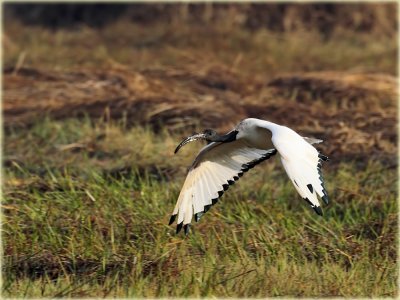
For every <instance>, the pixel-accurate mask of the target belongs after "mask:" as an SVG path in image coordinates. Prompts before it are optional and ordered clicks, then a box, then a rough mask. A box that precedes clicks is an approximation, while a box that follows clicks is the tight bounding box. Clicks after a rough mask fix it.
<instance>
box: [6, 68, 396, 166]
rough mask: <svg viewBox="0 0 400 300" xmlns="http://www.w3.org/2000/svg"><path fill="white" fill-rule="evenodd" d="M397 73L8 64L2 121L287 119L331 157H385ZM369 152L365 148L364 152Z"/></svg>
mask: <svg viewBox="0 0 400 300" xmlns="http://www.w3.org/2000/svg"><path fill="white" fill-rule="evenodd" d="M396 99H397V80H396V79H395V78H394V77H392V76H389V75H383V74H363V73H343V72H312V73H299V74H293V75H284V76H280V77H277V78H275V79H272V80H271V81H269V82H262V81H260V80H259V79H257V78H251V79H250V78H248V77H241V76H240V74H237V73H235V72H234V71H232V70H229V69H224V68H223V67H218V68H216V67H214V68H213V67H211V68H209V69H197V70H196V69H195V68H188V69H187V70H182V69H173V68H168V69H152V70H143V71H140V72H139V71H133V70H129V69H126V68H121V67H115V68H113V69H108V70H98V71H93V70H85V71H80V72H54V71H53V72H49V71H45V70H37V69H29V68H21V69H19V70H17V71H16V70H15V69H9V70H6V72H5V81H4V103H3V107H4V120H5V126H6V127H15V126H17V125H19V126H20V125H30V124H32V123H33V122H35V120H37V119H38V118H41V117H44V116H46V115H50V116H51V117H53V118H55V119H64V118H69V117H73V116H78V117H79V116H80V117H82V116H89V117H90V118H106V119H107V118H112V119H121V118H125V119H126V120H127V122H128V123H129V124H131V125H151V126H152V127H153V128H154V129H155V130H158V129H159V128H160V126H167V127H168V128H169V129H170V130H180V131H185V133H188V131H190V130H194V129H196V128H198V127H212V128H217V129H219V130H228V129H229V127H231V126H232V125H234V124H235V123H236V122H237V121H238V120H240V119H242V118H245V117H249V116H252V117H258V118H265V119H269V120H272V121H275V122H278V123H282V124H286V125H288V126H293V127H295V128H296V129H297V130H299V131H300V132H302V133H303V134H304V135H310V136H317V137H320V138H323V139H325V140H326V141H327V143H326V144H323V145H322V148H323V150H324V151H325V152H326V153H327V154H329V155H334V156H336V155H337V156H339V155H340V156H341V157H347V158H351V159H356V158H357V157H359V156H360V155H361V156H364V157H370V156H371V155H372V156H376V157H380V158H382V159H387V158H389V157H392V160H393V159H394V154H395V153H396V142H397V139H396V130H395V126H396ZM367 153H368V156H366V154H367Z"/></svg>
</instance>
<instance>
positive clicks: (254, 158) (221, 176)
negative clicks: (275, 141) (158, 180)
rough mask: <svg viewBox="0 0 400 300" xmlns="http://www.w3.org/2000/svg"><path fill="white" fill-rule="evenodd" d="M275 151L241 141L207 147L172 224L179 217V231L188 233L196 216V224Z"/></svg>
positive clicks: (186, 184)
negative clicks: (245, 174)
mask: <svg viewBox="0 0 400 300" xmlns="http://www.w3.org/2000/svg"><path fill="white" fill-rule="evenodd" d="M276 152H277V151H276V149H269V150H262V149H257V148H253V147H250V146H248V145H247V144H246V143H245V142H244V141H242V140H236V141H234V142H230V143H210V144H209V145H207V146H205V147H204V148H203V149H202V150H201V151H200V153H199V154H198V155H197V157H196V159H195V160H194V162H193V165H192V166H191V167H190V169H189V172H188V174H187V177H186V180H185V182H184V184H183V187H182V190H181V192H180V194H179V197H178V201H177V203H176V206H175V209H174V211H173V213H172V216H171V219H170V222H169V224H172V223H173V222H174V221H175V219H176V218H177V224H178V225H177V230H176V232H177V233H178V232H179V231H180V230H181V229H182V227H184V228H185V233H186V234H187V233H188V232H189V224H190V222H191V220H192V217H193V215H194V217H195V220H196V222H197V221H198V220H199V219H200V217H201V216H202V214H203V213H205V212H207V211H208V210H209V209H210V207H211V206H212V205H214V204H215V203H217V202H218V198H219V197H221V196H222V194H223V193H224V192H225V191H226V190H227V189H228V188H229V186H230V185H232V184H234V183H235V181H237V180H239V178H240V177H241V176H242V175H243V174H244V173H245V172H247V171H248V170H249V169H251V168H253V167H254V166H255V165H257V164H259V163H260V162H262V161H264V160H266V159H268V158H270V157H271V156H272V155H274V154H276Z"/></svg>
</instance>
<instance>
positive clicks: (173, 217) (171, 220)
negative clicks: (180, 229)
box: [168, 215, 176, 225]
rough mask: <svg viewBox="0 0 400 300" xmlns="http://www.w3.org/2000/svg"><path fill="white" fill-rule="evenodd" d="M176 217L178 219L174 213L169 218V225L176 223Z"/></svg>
mask: <svg viewBox="0 0 400 300" xmlns="http://www.w3.org/2000/svg"><path fill="white" fill-rule="evenodd" d="M175 219H176V215H172V216H171V218H170V219H169V223H168V225H171V224H172V223H174V221H175Z"/></svg>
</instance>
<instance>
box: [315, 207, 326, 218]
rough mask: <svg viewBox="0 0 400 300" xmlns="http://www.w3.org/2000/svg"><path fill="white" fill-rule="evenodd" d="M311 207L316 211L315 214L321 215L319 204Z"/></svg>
mask: <svg viewBox="0 0 400 300" xmlns="http://www.w3.org/2000/svg"><path fill="white" fill-rule="evenodd" d="M313 208H314V210H315V212H316V213H317V214H319V215H320V216H323V215H324V214H323V213H322V209H321V206H314V207H313Z"/></svg>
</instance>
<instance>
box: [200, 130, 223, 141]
mask: <svg viewBox="0 0 400 300" xmlns="http://www.w3.org/2000/svg"><path fill="white" fill-rule="evenodd" d="M203 135H204V139H205V140H206V141H207V142H214V141H215V140H216V139H218V138H219V137H220V136H219V134H218V133H217V132H216V131H215V130H213V129H204V131H203Z"/></svg>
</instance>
